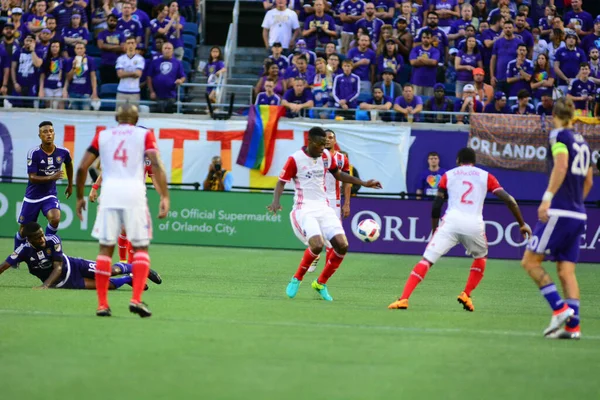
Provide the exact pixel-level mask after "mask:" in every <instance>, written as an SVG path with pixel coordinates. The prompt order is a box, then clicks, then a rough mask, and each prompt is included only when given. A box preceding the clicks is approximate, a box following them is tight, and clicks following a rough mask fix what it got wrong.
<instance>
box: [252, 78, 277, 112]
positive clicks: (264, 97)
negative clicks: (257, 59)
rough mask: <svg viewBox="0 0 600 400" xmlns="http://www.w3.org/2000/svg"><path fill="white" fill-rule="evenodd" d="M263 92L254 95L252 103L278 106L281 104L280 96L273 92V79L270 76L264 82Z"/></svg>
mask: <svg viewBox="0 0 600 400" xmlns="http://www.w3.org/2000/svg"><path fill="white" fill-rule="evenodd" d="M264 89H265V91H264V92H260V93H259V94H258V96H256V101H255V102H254V105H256V106H261V105H264V106H278V105H280V104H281V97H279V96H278V95H277V93H275V81H274V80H273V79H271V78H267V80H265V83H264Z"/></svg>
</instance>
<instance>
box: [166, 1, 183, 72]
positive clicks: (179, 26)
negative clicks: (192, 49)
mask: <svg viewBox="0 0 600 400" xmlns="http://www.w3.org/2000/svg"><path fill="white" fill-rule="evenodd" d="M169 19H172V20H174V21H175V25H173V31H172V32H171V34H170V35H169V36H168V37H169V40H170V41H171V43H173V48H174V49H175V50H174V53H173V54H175V57H176V58H177V59H178V60H179V61H181V60H183V54H184V50H183V25H184V24H185V18H183V17H182V16H181V15H180V14H179V4H178V3H177V1H174V0H171V1H170V2H169Z"/></svg>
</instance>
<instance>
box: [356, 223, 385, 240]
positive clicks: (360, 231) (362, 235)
mask: <svg viewBox="0 0 600 400" xmlns="http://www.w3.org/2000/svg"><path fill="white" fill-rule="evenodd" d="M380 231H381V228H379V224H378V223H377V221H375V220H373V219H363V220H362V221H360V222H359V223H358V226H357V227H356V231H355V232H354V235H355V236H356V237H357V238H359V239H360V240H362V241H363V242H374V241H376V240H377V238H378V237H379V233H380Z"/></svg>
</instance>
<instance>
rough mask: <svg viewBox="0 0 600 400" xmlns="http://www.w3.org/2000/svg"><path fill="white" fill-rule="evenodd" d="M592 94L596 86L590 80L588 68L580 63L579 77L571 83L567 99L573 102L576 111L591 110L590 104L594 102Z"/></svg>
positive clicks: (587, 65) (586, 64) (585, 64)
mask: <svg viewBox="0 0 600 400" xmlns="http://www.w3.org/2000/svg"><path fill="white" fill-rule="evenodd" d="M594 93H596V85H595V84H594V82H592V81H591V79H590V66H589V64H588V63H581V65H580V66H579V75H577V78H575V79H573V81H572V82H571V85H570V86H569V92H568V94H567V97H568V98H570V99H571V100H573V103H574V104H575V109H576V110H591V107H590V102H591V101H593V100H594Z"/></svg>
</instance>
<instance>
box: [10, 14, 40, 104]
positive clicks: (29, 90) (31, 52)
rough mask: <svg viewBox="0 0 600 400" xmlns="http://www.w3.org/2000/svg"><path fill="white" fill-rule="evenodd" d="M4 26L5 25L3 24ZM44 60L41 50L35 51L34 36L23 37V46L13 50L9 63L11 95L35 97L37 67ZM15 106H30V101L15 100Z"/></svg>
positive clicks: (37, 77)
mask: <svg viewBox="0 0 600 400" xmlns="http://www.w3.org/2000/svg"><path fill="white" fill-rule="evenodd" d="M5 28H6V26H5ZM43 62H44V57H43V54H42V53H41V52H36V51H35V36H34V35H32V34H29V35H27V36H25V38H24V39H23V47H22V48H17V49H16V50H14V52H13V55H12V63H11V71H10V73H11V78H12V83H13V93H12V95H13V96H21V97H36V96H37V86H38V83H39V68H40V67H41V66H42V64H43ZM15 105H17V106H23V107H31V105H32V104H31V103H30V102H15Z"/></svg>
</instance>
